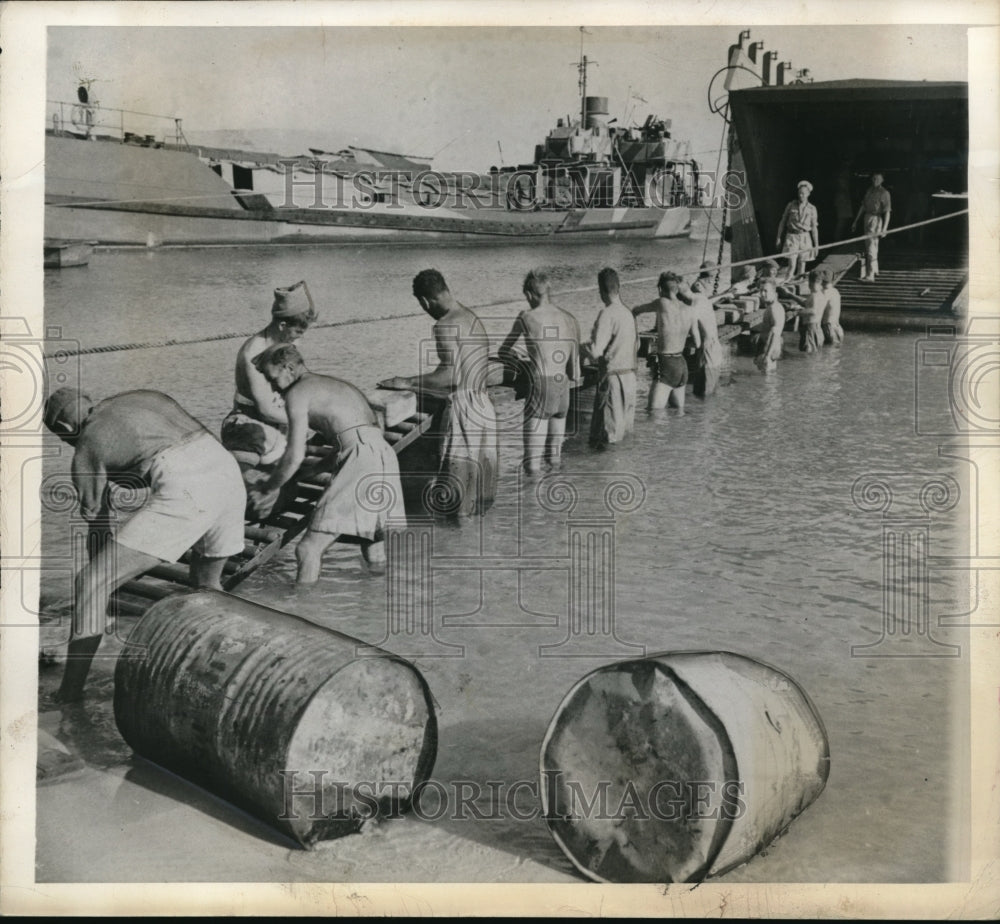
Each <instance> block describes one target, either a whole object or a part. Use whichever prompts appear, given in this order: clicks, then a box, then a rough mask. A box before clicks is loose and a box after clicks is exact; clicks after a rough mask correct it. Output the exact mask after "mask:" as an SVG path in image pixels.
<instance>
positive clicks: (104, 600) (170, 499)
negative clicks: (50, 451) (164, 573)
mask: <svg viewBox="0 0 1000 924" xmlns="http://www.w3.org/2000/svg"><path fill="white" fill-rule="evenodd" d="M45 426H46V427H47V428H48V429H49V430H51V431H52V432H53V433H54V434H55V435H56V436H58V437H59V438H60V439H61V440H63V441H64V442H66V443H69V445H71V446H74V447H75V450H76V451H75V452H74V454H73V462H72V477H73V485H74V487H75V489H76V492H77V495H78V496H79V499H80V513H81V514H82V516H83V518H84V519H85V520H87V521H88V522H91V523H93V522H94V521H97V520H100V519H104V518H106V517H108V516H109V515H110V512H111V510H112V506H113V496H112V486H114V485H117V486H120V487H123V488H126V489H127V490H129V491H135V490H136V489H137V488H144V487H148V488H149V489H150V490H149V496H148V498H147V500H146V502H145V504H144V505H143V506H142V507H141V508H140V509H139V510H138V511H137V512H136V513H135V514H134V515H133V516H132V517H131V518H130V519H128V520H127V521H126V522H125V523H124V524H123V525H122V526H121V527H120V528H118V529H117V530H116V531H115V534H114V537H113V538H112V539H111V540H109V541H108V542H107V543H106V545H105V546H104V547H103V548H102V549H100V550H98V551H97V553H96V554H95V555H94V556H93V557H92V558H91V560H90V561H89V562H88V563H87V564H86V565H85V566H84V567H83V568H82V569H81V570H80V572H79V573H78V574H77V576H76V580H75V583H74V605H73V628H72V635H71V637H70V642H69V651H68V655H67V661H66V670H65V673H64V674H63V679H62V685H61V686H60V687H59V691H58V693H57V694H56V698H57V700H58V701H60V702H72V701H74V700H78V699H80V698H82V696H83V687H84V683H85V682H86V679H87V673H88V672H89V670H90V664H91V661H92V660H93V658H94V655H95V654H96V652H97V649H98V647H99V646H100V644H101V634H102V633H103V632H105V631H106V630H108V628H109V626H108V621H107V615H106V610H107V605H108V599H109V597H110V596H111V594H112V593H113V592H114V591H115V590H116V589H117V588H118V587H120V586H121V585H122V584H124V583H126V582H127V581H130V580H131V579H132V578H134V577H136V576H137V575H140V574H143V573H144V572H146V571H149V570H150V569H151V568H154V567H155V566H156V565H158V564H160V563H161V562H171V561H176V560H177V559H178V558H180V557H181V555H183V554H184V552H186V551H187V550H188V549H192V548H193V552H194V555H193V557H192V560H191V584H192V585H194V586H196V587H211V588H215V589H217V590H221V589H222V585H221V583H220V582H221V578H222V570H223V565H224V564H225V562H226V559H227V558H229V557H230V556H232V555H238V554H239V553H240V552H242V551H243V514H244V510H245V508H246V491H245V490H244V487H243V480H242V478H241V477H240V469H239V466H238V465H237V464H236V460H235V459H234V458H233V457H232V456H231V455H230V454H229V453H228V452H226V450H225V449H223V447H222V445H221V444H220V443H219V441H218V440H217V439H216V438H215V437H214V436H212V434H211V433H209V432H208V430H206V429H205V428H204V427H203V426H202V425H201V424H200V423H198V421H197V420H195V419H194V418H193V417H191V416H190V415H189V414H188V413H187V412H186V411H185V410H184V409H183V408H182V407H181V406H180V405H179V404H177V403H176V402H175V401H174V400H173V399H172V398H169V397H167V396H166V395H164V394H161V393H160V392H158V391H129V392H124V393H123V394H120V395H115V396H113V397H111V398H106V399H105V400H104V401H101V402H99V403H98V404H96V405H95V404H94V403H93V402H92V401H91V400H90V398H88V397H87V396H86V395H84V394H81V393H80V392H79V391H78V390H77V389H75V388H60V389H59V390H57V391H55V392H53V393H52V394H51V395H50V396H49V398H48V400H47V401H46V403H45Z"/></svg>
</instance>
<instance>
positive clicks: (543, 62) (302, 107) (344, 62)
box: [47, 24, 967, 170]
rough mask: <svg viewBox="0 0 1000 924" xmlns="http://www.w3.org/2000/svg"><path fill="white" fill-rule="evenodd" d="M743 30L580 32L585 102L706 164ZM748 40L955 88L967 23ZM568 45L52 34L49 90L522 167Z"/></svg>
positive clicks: (55, 95)
mask: <svg viewBox="0 0 1000 924" xmlns="http://www.w3.org/2000/svg"><path fill="white" fill-rule="evenodd" d="M739 29H740V27H739V26H725V27H688V26H684V27H672V26H658V27H634V26H633V27H603V28H595V27H588V31H589V32H590V34H588V35H585V36H583V38H584V51H585V53H586V54H587V56H588V57H589V58H590V59H592V60H594V61H596V62H597V65H596V66H594V67H592V68H591V70H590V73H589V78H588V94H589V95H598V96H607V97H609V102H610V107H609V108H610V110H611V114H612V116H615V115H617V116H618V117H619V120H620V121H622V122H623V121H624V116H626V115H631V118H632V119H633V120H637V121H640V122H641V121H642V120H643V119H644V118H645V116H646V115H647V114H648V113H649V112H654V113H656V114H657V115H659V116H661V117H663V118H671V119H673V131H674V137H676V138H682V139H690V140H691V142H692V146H693V149H694V153H695V154H696V156H698V157H699V159H700V160H701V161H702V162H703V163H705V164H712V165H714V162H715V157H716V153H715V150H714V149H716V148H718V145H719V138H720V132H721V129H722V123H721V121H720V120H719V119H718V117H717V116H713V115H711V114H710V113H709V111H708V104H707V90H708V84H709V81H710V80H711V78H712V75H713V74H714V73H715V71H716V70H718V69H719V68H720V67H722V66H723V65H724V63H725V59H726V53H727V49H728V46H729V45H730V44H732V43H734V42H735V41H736V38H737V36H738V33H739ZM752 31H753V38H754V40H761V41H763V42H764V43H765V50H767V49H775V50H777V51H779V52H780V58H779V60H790V61H791V62H792V64H793V66H794V67H796V68H801V67H808V68H809V69H810V71H811V73H812V75H813V77H814V78H815V79H816V80H832V79H841V78H847V77H878V78H890V79H899V80H923V79H927V80H965V79H966V74H967V52H966V29H965V28H964V27H963V26H955V25H942V24H936V25H899V26H896V25H893V26H873V25H866V26H829V25H825V26H796V27H783V26H773V25H766V26H760V27H753V29H752ZM580 37H581V36H580V32H579V30H578V29H577V28H543V27H520V28H517V27H513V28H455V27H453V28H426V27H404V28H393V27H388V26H387V27H378V28H354V27H334V28H321V27H314V28H299V27H296V28H234V27H217V28H198V27H183V28H178V27H144V28H132V27H118V28H115V27H103V26H100V27H99V26H92V27H51V28H50V29H49V31H48V67H47V82H48V86H47V95H48V97H49V99H60V100H72V99H73V98H74V97H75V89H76V80H77V78H78V77H87V78H93V79H94V81H95V82H94V83H93V84H92V91H91V92H92V95H93V96H94V97H95V98H96V99H98V100H99V101H100V103H101V104H102V105H103V106H109V107H115V108H124V109H135V110H139V111H142V112H150V113H163V114H164V115H171V116H179V117H181V118H183V124H184V127H185V129H186V130H188V131H190V132H192V133H196V132H197V131H199V130H210V129H270V130H283V131H288V132H293V131H294V135H292V134H289V135H288V136H287V137H288V138H289V139H294V140H290V142H289V144H288V145H287V149H284V150H282V151H281V153H298V152H299V150H301V149H302V148H304V146H305V143H311V144H313V146H316V147H329V146H343V145H346V144H361V145H370V146H373V147H390V148H391V149H393V150H402V151H404V152H406V153H412V154H422V155H430V154H437V157H436V158H435V162H434V165H435V166H436V167H438V168H441V169H474V170H483V169H486V168H488V167H489V166H490V165H491V164H494V163H498V162H499V160H500V153H499V150H498V142H499V144H500V147H502V151H503V157H504V161H505V162H506V163H508V164H511V163H524V162H528V161H530V160H531V159H532V157H533V155H534V145H535V143H536V142H539V141H541V140H542V139H543V137H544V135H545V133H546V131H547V130H548V129H549V128H550V127H551V126H552V125H554V123H555V119H556V117H558V116H561V115H566V114H571V113H576V112H577V111H578V109H579V102H578V91H577V71H576V68H575V62H576V61H577V59H578V56H579V53H580ZM632 94H636V95H638V96H641V97H643V98H644V99H645V100H646V102H641V101H639V100H637V99H631V102H630V97H631V96H632ZM126 127H127V126H126ZM148 130H152V129H148ZM303 139H310V140H309V142H305V141H304V140H303Z"/></svg>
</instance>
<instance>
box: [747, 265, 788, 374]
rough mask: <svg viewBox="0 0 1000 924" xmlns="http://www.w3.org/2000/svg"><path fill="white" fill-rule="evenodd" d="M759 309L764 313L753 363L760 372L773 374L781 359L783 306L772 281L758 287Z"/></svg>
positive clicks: (783, 320)
mask: <svg viewBox="0 0 1000 924" xmlns="http://www.w3.org/2000/svg"><path fill="white" fill-rule="evenodd" d="M760 307H761V308H762V309H763V311H764V319H763V322H762V323H761V331H760V344H759V348H758V351H757V358H756V359H755V360H754V362H755V363H756V365H757V368H758V369H760V371H761V372H763V373H765V374H767V373H769V372H774V370H775V369H777V367H778V360H779V359H781V352H782V342H781V333H782V331H783V330H784V329H785V306H784V305H782V304H781V302H780V301H779V300H778V287H777V285H776V284H775V282H774V280H773V279H765V280H764V281H763V282H762V283H761V286H760Z"/></svg>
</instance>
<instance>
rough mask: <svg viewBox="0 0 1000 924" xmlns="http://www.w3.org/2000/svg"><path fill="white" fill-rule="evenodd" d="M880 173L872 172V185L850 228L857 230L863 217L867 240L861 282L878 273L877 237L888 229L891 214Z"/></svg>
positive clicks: (866, 192) (890, 206) (872, 277)
mask: <svg viewBox="0 0 1000 924" xmlns="http://www.w3.org/2000/svg"><path fill="white" fill-rule="evenodd" d="M882 180H883V177H882V174H881V173H873V174H872V185H871V186H869V187H868V189H867V190H866V191H865V197H864V199H862V200H861V207H860V208H859V209H858V214H857V215H856V216H855V218H854V224H853V225H852V226H851V228H852V230H854V231H857V230H858V224H859V223H860V221H861V219H862V218H864V225H865V234H867V235H868V240H866V241H865V266H864V270H865V272H864V275H863V276H862V277H861V279H862V281H863V282H874V281H875V277H876V276H877V275H878V243H879V239H880V238H883V237H885V235H886V232H887V231H888V230H889V218H890V216H891V215H892V197H891V196H890V195H889V190H887V189H885V188H884V187H883V186H882Z"/></svg>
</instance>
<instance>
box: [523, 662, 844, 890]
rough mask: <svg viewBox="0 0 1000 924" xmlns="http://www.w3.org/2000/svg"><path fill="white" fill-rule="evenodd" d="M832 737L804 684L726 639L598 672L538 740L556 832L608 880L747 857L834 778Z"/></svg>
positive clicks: (662, 878) (712, 872)
mask: <svg viewBox="0 0 1000 924" xmlns="http://www.w3.org/2000/svg"><path fill="white" fill-rule="evenodd" d="M829 766H830V748H829V743H828V740H827V736H826V731H825V729H824V727H823V723H822V721H821V720H820V717H819V715H818V714H817V712H816V710H815V708H814V706H813V705H812V703H811V702H810V700H809V698H808V696H807V695H806V693H805V692H804V691H803V690H802V688H801V687H800V686H799V685H798V684H797V683H796V682H795V681H794V680H792V679H791V678H790V677H789V676H788V675H787V674H785V673H783V672H782V671H779V670H777V669H776V668H773V667H770V666H769V665H766V664H763V663H761V662H759V661H755V660H753V659H751V658H747V657H744V656H742V655H738V654H733V653H732V652H725V651H707V652H701V651H694V652H675V653H670V652H665V653H661V654H656V655H651V656H649V657H646V658H640V659H637V660H630V661H620V662H616V663H614V664H610V665H606V666H604V667H601V668H598V669H597V670H595V671H593V672H591V673H590V674H587V675H586V676H585V677H584V678H583V679H581V680H580V681H579V682H578V683H577V684H576V685H575V686H574V687H573V688H572V689H571V690H570V692H569V693H568V694H567V696H566V697H565V699H564V700H563V701H562V703H561V705H560V706H559V708H558V709H557V710H556V714H555V716H554V718H553V719H552V721H551V723H550V725H549V728H548V731H547V733H546V735H545V739H544V741H543V743H542V751H541V794H542V807H543V811H544V815H545V818H546V820H547V822H548V824H549V829H550V831H551V833H552V835H553V837H554V838H555V840H556V842H557V843H558V844H559V846H560V847H561V848H562V850H563V851H564V852H565V853H566V855H567V856H568V857H569V859H570V860H571V861H572V862H573V864H574V865H575V866H576V867H577V868H578V869H579V870H580V871H581V872H582V873H584V874H585V875H586V876H588V877H589V878H591V879H594V880H597V881H599V882H661V883H669V882H699V881H701V880H703V879H705V878H706V877H709V876H717V875H720V874H722V873H725V872H727V871H729V870H731V869H733V868H735V867H737V866H740V865H742V864H743V863H746V862H747V861H748V860H750V859H752V858H753V857H754V856H755V855H756V854H757V853H759V852H760V851H761V850H762V849H763V848H765V847H766V846H767V845H768V844H769V843H770V842H771V841H773V840H774V839H775V838H776V837H777V836H778V835H779V834H781V833H782V832H783V831H785V829H786V828H788V826H789V824H790V823H791V821H792V820H793V819H794V818H795V817H796V816H797V815H798V814H799V813H800V812H802V811H803V810H804V809H805V808H807V807H808V806H809V805H810V804H811V803H812V802H813V800H815V799H816V797H817V796H819V794H820V793H821V792H822V791H823V788H824V786H825V785H826V780H827V776H828V775H829Z"/></svg>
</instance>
